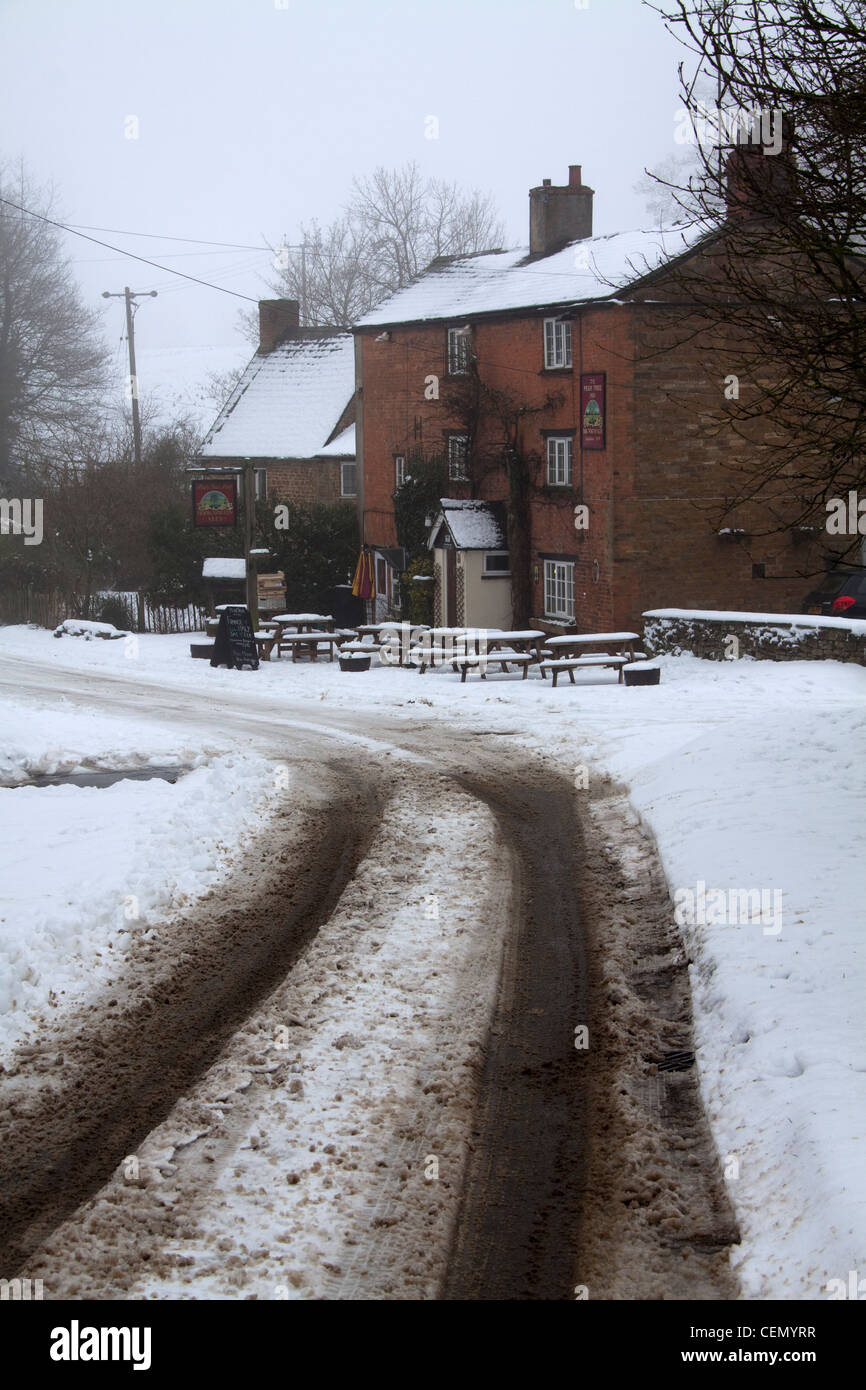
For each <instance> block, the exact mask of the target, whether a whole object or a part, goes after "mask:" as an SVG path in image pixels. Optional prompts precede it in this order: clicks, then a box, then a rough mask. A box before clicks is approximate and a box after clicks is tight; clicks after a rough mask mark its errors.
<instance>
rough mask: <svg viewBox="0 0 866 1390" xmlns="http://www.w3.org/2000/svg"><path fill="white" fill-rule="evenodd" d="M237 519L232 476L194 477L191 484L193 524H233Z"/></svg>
mask: <svg viewBox="0 0 866 1390" xmlns="http://www.w3.org/2000/svg"><path fill="white" fill-rule="evenodd" d="M237 519H238V495H237V482H236V480H235V479H234V478H196V479H195V481H194V482H193V485H192V521H193V525H194V526H234V524H235V522H236V521H237Z"/></svg>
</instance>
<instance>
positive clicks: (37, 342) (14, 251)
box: [0, 169, 107, 479]
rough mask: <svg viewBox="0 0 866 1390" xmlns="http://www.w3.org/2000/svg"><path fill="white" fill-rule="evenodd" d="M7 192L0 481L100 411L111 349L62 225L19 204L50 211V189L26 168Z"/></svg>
mask: <svg viewBox="0 0 866 1390" xmlns="http://www.w3.org/2000/svg"><path fill="white" fill-rule="evenodd" d="M0 198H2V199H3V200H4V201H0V479H8V478H10V477H11V475H12V474H13V472H15V471H17V470H18V469H19V468H20V467H21V466H22V465H24V464H25V463H26V461H27V459H28V457H29V456H31V455H32V454H33V453H35V452H39V451H41V450H43V449H44V448H45V447H50V446H51V444H52V443H60V442H62V441H63V440H64V439H65V438H66V437H67V435H68V434H69V433H70V431H72V432H74V431H75V430H76V429H77V428H78V427H79V426H80V424H81V422H82V421H83V420H84V419H86V418H87V417H88V416H89V415H91V414H92V412H93V410H94V408H95V406H96V404H97V402H98V400H99V397H100V393H101V392H102V391H103V390H104V388H105V384H106V376H105V372H106V364H107V350H106V347H105V344H104V342H102V341H101V340H100V337H99V331H98V330H99V316H98V313H96V312H95V311H91V310H89V309H87V308H86V307H85V306H84V304H83V302H82V300H81V297H80V294H79V292H78V289H77V288H76V286H75V284H74V281H73V278H72V273H71V270H70V267H69V264H68V262H67V261H66V260H65V259H64V256H63V253H62V250H61V246H60V236H59V233H58V231H57V229H56V228H54V227H52V226H50V225H49V224H48V223H46V222H43V221H40V220H39V218H38V217H34V216H29V215H28V214H27V213H24V212H22V211H20V210H19V209H22V208H28V209H32V210H33V211H36V212H40V213H42V214H43V215H47V214H48V212H49V211H50V209H51V202H52V199H51V193H50V190H44V189H39V188H36V187H34V186H33V185H32V183H30V181H29V180H28V179H27V176H26V174H25V173H24V171H23V170H22V171H21V172H20V173H16V174H15V175H14V176H13V175H12V173H11V171H10V170H8V169H0ZM10 204H14V205H15V206H10Z"/></svg>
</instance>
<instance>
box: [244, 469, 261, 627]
mask: <svg viewBox="0 0 866 1390" xmlns="http://www.w3.org/2000/svg"><path fill="white" fill-rule="evenodd" d="M255 492H256V487H255V474H254V471H253V462H252V459H244V559H245V560H246V570H247V608H248V609H249V610H250V619H251V621H252V625H253V632H257V631H258V627H259V581H258V576H257V573H256V566H255V561H254V560H253V557H252V555H251V554H250V551H251V550H252V548H253V525H254V517H255V509H256V498H255Z"/></svg>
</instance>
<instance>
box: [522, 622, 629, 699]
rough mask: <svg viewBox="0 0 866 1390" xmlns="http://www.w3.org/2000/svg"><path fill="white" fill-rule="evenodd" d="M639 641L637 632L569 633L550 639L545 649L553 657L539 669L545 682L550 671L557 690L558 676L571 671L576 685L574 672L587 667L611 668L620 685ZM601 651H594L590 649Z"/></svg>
mask: <svg viewBox="0 0 866 1390" xmlns="http://www.w3.org/2000/svg"><path fill="white" fill-rule="evenodd" d="M639 641H640V634H639V633H637V632H569V633H565V634H564V635H563V636H562V637H548V639H547V641H546V642H545V646H546V647H547V649H548V651H549V652H550V653H551V655H550V656H549V657H548V658H547V659H546V660H544V661H542V662H540V664H539V669H540V671H541V675H542V678H543V679H546V678H547V673H548V671H549V672H550V674H551V675H552V677H553V684H554V687H555V686H556V678H557V676H558V675H559V674H560V673H561V672H563V671H567V672H568V678H569V680H570V681H571V684H572V685H574V683H575V681H574V672H575V671H579V670H583V669H585V668H586V667H591V666H598V667H602V668H604V667H610V668H612V669H613V670H615V671H617V672H618V683H619V684H620V685H621V684H622V668H623V666H625V665H626V664H627V663H628V662H630V661H634V644H635V642H639ZM593 647H595V648H596V649H598V648H601V650H600V651H599V650H596V651H595V652H593V651H592V650H591V648H593Z"/></svg>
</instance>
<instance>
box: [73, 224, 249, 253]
mask: <svg viewBox="0 0 866 1390" xmlns="http://www.w3.org/2000/svg"><path fill="white" fill-rule="evenodd" d="M77 227H79V228H81V230H82V231H85V232H110V233H112V234H113V235H115V236H143V237H148V238H149V239H150V240H151V241H186V242H189V243H190V245H193V246H227V247H228V248H229V249H230V250H232V251H269V250H271V247H269V246H247V244H246V242H242V241H209V240H208V239H207V238H205V237H196V236H170V235H169V234H168V233H166V234H165V236H162V235H160V233H159V232H127V231H124V229H123V228H122V227H91V226H89V225H88V224H87V223H86V222H70V223H69V230H70V231H74V230H75V228H77Z"/></svg>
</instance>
